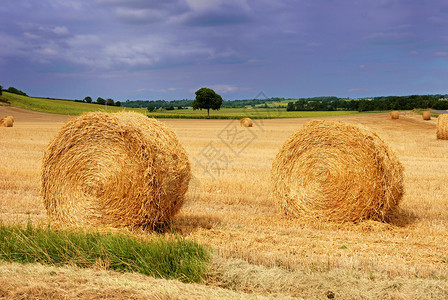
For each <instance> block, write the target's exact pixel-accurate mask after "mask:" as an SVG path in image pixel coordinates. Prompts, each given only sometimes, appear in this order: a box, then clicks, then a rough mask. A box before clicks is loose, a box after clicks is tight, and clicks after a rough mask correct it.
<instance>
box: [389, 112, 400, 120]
mask: <svg viewBox="0 0 448 300" xmlns="http://www.w3.org/2000/svg"><path fill="white" fill-rule="evenodd" d="M390 118H391V119H399V118H400V113H399V112H398V111H392V112H390Z"/></svg>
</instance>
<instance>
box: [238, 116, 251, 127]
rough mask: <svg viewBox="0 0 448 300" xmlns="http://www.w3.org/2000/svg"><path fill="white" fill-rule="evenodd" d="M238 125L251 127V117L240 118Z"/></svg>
mask: <svg viewBox="0 0 448 300" xmlns="http://www.w3.org/2000/svg"><path fill="white" fill-rule="evenodd" d="M240 126H241V127H252V126H254V122H253V121H252V119H251V118H242V119H241V121H240Z"/></svg>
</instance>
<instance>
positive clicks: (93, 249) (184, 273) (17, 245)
mask: <svg viewBox="0 0 448 300" xmlns="http://www.w3.org/2000/svg"><path fill="white" fill-rule="evenodd" d="M0 259H1V260H5V261H8V262H18V263H41V264H48V265H55V266H62V265H67V264H68V265H76V266H79V267H85V268H89V267H93V266H95V265H98V264H99V263H101V265H102V266H106V267H107V268H108V269H111V270H115V271H119V272H138V273H142V274H145V275H150V276H153V277H157V278H166V279H177V280H180V281H183V282H200V281H201V280H202V279H203V277H204V276H205V273H206V271H207V267H208V264H209V260H210V254H209V252H208V250H207V249H206V248H204V247H203V246H201V245H199V244H198V243H196V242H194V241H188V240H185V239H183V238H181V237H179V236H174V237H168V238H167V237H164V236H158V237H156V238H152V239H143V238H138V237H135V236H131V235H129V234H125V233H117V232H113V233H99V232H88V231H83V230H79V229H77V230H54V229H51V228H50V227H39V226H34V225H32V224H31V223H29V224H28V225H27V226H26V227H25V226H21V225H5V224H2V223H0Z"/></svg>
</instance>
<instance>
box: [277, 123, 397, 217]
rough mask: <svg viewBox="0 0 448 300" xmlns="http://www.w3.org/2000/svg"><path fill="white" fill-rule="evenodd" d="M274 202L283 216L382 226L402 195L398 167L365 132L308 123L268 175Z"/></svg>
mask: <svg viewBox="0 0 448 300" xmlns="http://www.w3.org/2000/svg"><path fill="white" fill-rule="evenodd" d="M271 181H272V186H273V196H274V198H275V199H276V203H277V205H278V207H279V208H280V209H281V210H282V211H283V212H284V213H285V214H287V215H288V216H293V217H300V218H303V219H321V220H332V221H353V222H356V221H361V220H364V219H372V220H385V219H386V218H387V217H388V216H389V215H390V214H391V213H392V212H393V211H394V210H395V209H396V208H397V206H398V204H399V202H400V200H401V198H402V195H403V166H402V165H401V163H400V162H399V160H398V158H397V156H396V155H395V154H394V152H393V151H392V150H391V149H390V148H389V147H388V146H387V145H386V143H385V142H384V141H383V140H382V139H381V138H380V137H378V135H377V134H375V133H374V132H372V131H371V130H370V129H368V128H366V127H362V126H355V125H351V124H347V123H343V122H328V121H311V122H308V123H307V124H305V125H304V126H303V127H302V128H300V129H299V130H297V131H296V132H295V133H294V134H292V135H291V136H290V137H289V138H288V139H287V140H286V141H285V142H284V144H283V146H282V147H281V149H280V151H279V153H278V154H277V156H276V158H275V160H274V162H273V165H272V170H271Z"/></svg>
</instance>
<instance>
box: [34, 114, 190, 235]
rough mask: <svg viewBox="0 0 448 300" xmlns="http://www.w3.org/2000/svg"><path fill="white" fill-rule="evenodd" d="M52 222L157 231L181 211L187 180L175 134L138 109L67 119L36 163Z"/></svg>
mask: <svg viewBox="0 0 448 300" xmlns="http://www.w3.org/2000/svg"><path fill="white" fill-rule="evenodd" d="M41 176H42V196H43V199H44V203H45V207H46V209H47V214H48V216H49V217H50V219H51V220H52V221H53V222H55V223H57V224H65V225H76V226H84V225H86V226H107V227H145V228H155V227H157V226H160V225H162V224H164V223H165V222H167V221H169V220H170V219H171V218H172V217H173V216H174V215H175V214H176V213H177V212H178V211H179V209H180V208H181V206H182V204H183V202H184V195H185V193H186V192H187V189H188V183H189V180H190V177H191V175H190V163H189V160H188V157H187V154H186V152H185V150H184V149H183V147H182V146H181V145H180V143H179V141H178V140H177V138H176V136H175V134H174V132H173V131H172V130H171V129H169V128H168V127H167V126H165V125H164V124H163V123H161V122H159V121H156V120H155V119H149V118H147V117H145V116H143V115H141V114H138V113H131V112H121V113H115V114H109V113H101V112H94V113H85V114H83V115H82V116H80V117H77V118H74V119H72V120H70V121H69V122H68V123H66V124H65V125H64V126H63V127H62V128H61V129H60V130H59V133H58V134H57V136H56V137H55V138H54V139H53V141H52V142H51V143H50V144H49V146H48V148H47V150H46V151H45V155H44V158H43V164H42V175H41Z"/></svg>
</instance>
